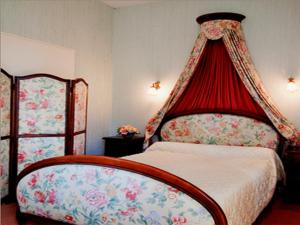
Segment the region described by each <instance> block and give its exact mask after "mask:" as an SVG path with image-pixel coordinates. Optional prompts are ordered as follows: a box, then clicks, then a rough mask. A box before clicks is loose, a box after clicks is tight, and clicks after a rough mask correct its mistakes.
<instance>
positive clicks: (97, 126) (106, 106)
mask: <svg viewBox="0 0 300 225" xmlns="http://www.w3.org/2000/svg"><path fill="white" fill-rule="evenodd" d="M112 14H113V9H112V8H110V7H108V6H106V5H105V4H103V3H102V2H101V1H99V0H59V1H55V0H1V31H4V32H8V33H13V34H17V35H21V36H24V37H28V38H32V39H37V40H41V41H46V42H50V43H53V44H57V45H60V46H64V47H67V48H72V49H74V50H75V52H76V53H75V54H76V62H75V74H76V75H77V76H78V77H83V78H84V79H86V80H87V82H88V83H89V88H90V89H89V114H88V141H87V147H88V153H90V154H100V153H102V149H103V147H102V141H101V137H102V136H105V135H107V134H109V127H110V122H111V92H112V89H111V88H112V87H111V86H112V81H111V73H112V67H111V52H112V50H111V48H112Z"/></svg>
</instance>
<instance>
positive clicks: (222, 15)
mask: <svg viewBox="0 0 300 225" xmlns="http://www.w3.org/2000/svg"><path fill="white" fill-rule="evenodd" d="M245 18H246V16H244V15H242V14H239V13H229V12H218V13H208V14H204V15H202V16H199V17H197V19H196V21H197V23H199V24H201V23H204V22H207V21H210V20H235V21H238V22H242V20H243V19H245Z"/></svg>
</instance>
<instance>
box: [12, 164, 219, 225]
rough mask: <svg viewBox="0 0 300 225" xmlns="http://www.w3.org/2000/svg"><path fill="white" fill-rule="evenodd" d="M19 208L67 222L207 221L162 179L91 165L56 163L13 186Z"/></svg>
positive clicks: (153, 224)
mask: <svg viewBox="0 0 300 225" xmlns="http://www.w3.org/2000/svg"><path fill="white" fill-rule="evenodd" d="M17 199H18V203H19V206H20V210H21V212H26V213H30V214H34V215H39V216H43V217H47V218H51V219H54V220H58V221H63V222H66V223H70V224H80V225H81V224H93V225H98V224H111V225H114V224H115V225H121V224H126V225H131V224H147V225H164V224H166V225H197V224H198V225H200V224H201V225H206V224H207V225H208V224H211V225H212V224H214V221H213V218H212V216H211V215H210V214H209V212H208V211H207V210H206V209H205V208H204V207H203V206H202V205H200V203H198V202H196V201H195V200H193V199H192V198H191V197H189V196H187V195H186V194H184V193H183V192H181V191H179V190H177V189H175V188H172V187H171V186H169V185H166V184H164V183H162V182H159V181H156V180H153V179H151V178H148V177H145V176H142V175H139V174H135V173H131V172H128V171H123V170H118V169H113V168H108V167H101V166H93V165H71V164H69V165H56V166H50V167H45V168H42V169H39V170H36V171H34V172H32V173H30V174H28V175H26V176H25V177H24V178H23V179H22V180H21V181H20V182H19V184H18V187H17Z"/></svg>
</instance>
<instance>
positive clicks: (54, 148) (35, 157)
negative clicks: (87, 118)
mask: <svg viewBox="0 0 300 225" xmlns="http://www.w3.org/2000/svg"><path fill="white" fill-rule="evenodd" d="M18 147H19V148H18V174H19V173H20V172H21V171H22V170H23V169H25V168H26V167H28V166H30V165H31V164H33V163H35V162H38V161H40V160H43V159H47V158H51V157H56V156H63V155H65V138H64V137H46V138H44V137H43V138H37V137H35V138H19V142H18Z"/></svg>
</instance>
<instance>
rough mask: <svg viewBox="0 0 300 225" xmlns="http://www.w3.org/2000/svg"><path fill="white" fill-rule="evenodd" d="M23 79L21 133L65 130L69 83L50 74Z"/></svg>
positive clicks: (20, 102)
mask: <svg viewBox="0 0 300 225" xmlns="http://www.w3.org/2000/svg"><path fill="white" fill-rule="evenodd" d="M19 82H20V83H19V84H20V86H19V89H20V90H19V93H18V96H19V134H43V133H44V134H45V133H47V134H62V133H65V126H66V122H65V121H66V118H65V116H66V115H65V114H66V83H65V82H62V81H58V80H55V79H52V78H48V77H37V78H32V79H26V80H19Z"/></svg>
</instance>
